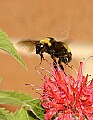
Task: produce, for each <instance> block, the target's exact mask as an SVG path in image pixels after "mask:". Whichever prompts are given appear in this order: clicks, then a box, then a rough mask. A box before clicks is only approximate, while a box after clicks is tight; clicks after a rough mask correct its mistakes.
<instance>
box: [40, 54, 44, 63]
mask: <svg viewBox="0 0 93 120" xmlns="http://www.w3.org/2000/svg"><path fill="white" fill-rule="evenodd" d="M39 55H40V57H41V62H40V64H41V63H42V60H44V56H43V54H42V53H41V54H39Z"/></svg>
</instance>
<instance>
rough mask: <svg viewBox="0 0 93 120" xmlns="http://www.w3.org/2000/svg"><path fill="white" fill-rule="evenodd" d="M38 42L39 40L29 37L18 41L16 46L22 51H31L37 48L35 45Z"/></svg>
mask: <svg viewBox="0 0 93 120" xmlns="http://www.w3.org/2000/svg"><path fill="white" fill-rule="evenodd" d="M38 43H39V41H33V40H30V39H28V40H23V41H19V42H17V43H16V45H15V47H16V48H17V49H18V50H19V51H21V52H26V53H31V52H33V51H34V50H35V47H36V45H37V44H38Z"/></svg>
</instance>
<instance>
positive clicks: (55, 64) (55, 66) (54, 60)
mask: <svg viewBox="0 0 93 120" xmlns="http://www.w3.org/2000/svg"><path fill="white" fill-rule="evenodd" d="M51 58H52V59H53V66H54V68H55V69H56V70H57V62H56V59H55V57H54V56H51Z"/></svg>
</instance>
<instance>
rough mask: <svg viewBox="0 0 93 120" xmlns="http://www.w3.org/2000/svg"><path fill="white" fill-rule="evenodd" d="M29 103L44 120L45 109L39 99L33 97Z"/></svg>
mask: <svg viewBox="0 0 93 120" xmlns="http://www.w3.org/2000/svg"><path fill="white" fill-rule="evenodd" d="M27 105H28V106H29V108H30V110H31V111H32V112H33V113H34V115H35V116H36V117H37V118H39V119H40V120H44V109H43V108H42V106H41V102H40V100H39V99H33V100H31V101H29V102H28V103H27Z"/></svg>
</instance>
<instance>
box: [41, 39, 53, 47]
mask: <svg viewBox="0 0 93 120" xmlns="http://www.w3.org/2000/svg"><path fill="white" fill-rule="evenodd" d="M40 43H42V44H44V43H47V44H48V46H51V42H50V39H49V38H44V39H42V40H40Z"/></svg>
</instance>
